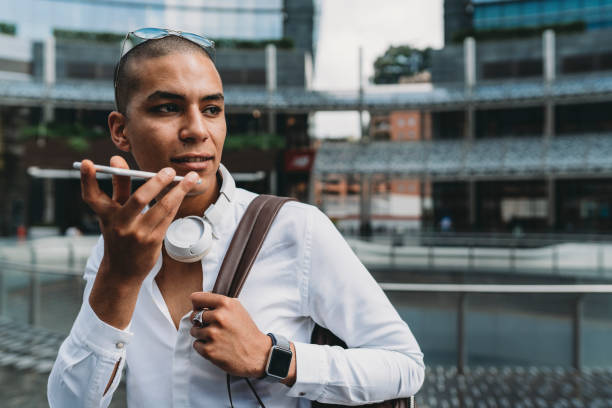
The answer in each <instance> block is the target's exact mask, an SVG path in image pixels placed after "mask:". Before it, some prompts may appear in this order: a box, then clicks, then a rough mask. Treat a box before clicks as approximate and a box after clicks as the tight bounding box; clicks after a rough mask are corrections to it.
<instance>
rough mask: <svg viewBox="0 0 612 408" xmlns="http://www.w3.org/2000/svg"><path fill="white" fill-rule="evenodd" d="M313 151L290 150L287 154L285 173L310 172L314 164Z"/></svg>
mask: <svg viewBox="0 0 612 408" xmlns="http://www.w3.org/2000/svg"><path fill="white" fill-rule="evenodd" d="M314 158H315V153H314V151H313V150H288V151H286V152H285V171H289V172H292V171H295V172H306V173H308V172H310V169H312V165H313V164H314Z"/></svg>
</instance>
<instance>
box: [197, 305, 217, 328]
mask: <svg viewBox="0 0 612 408" xmlns="http://www.w3.org/2000/svg"><path fill="white" fill-rule="evenodd" d="M215 321H216V316H215V310H214V309H209V308H207V307H205V308H204V309H201V310H194V311H193V312H191V322H192V323H193V326H194V327H198V328H202V327H206V326H208V325H209V324H211V323H214V322H215Z"/></svg>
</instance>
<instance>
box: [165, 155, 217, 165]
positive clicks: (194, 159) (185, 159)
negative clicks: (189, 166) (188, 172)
mask: <svg viewBox="0 0 612 408" xmlns="http://www.w3.org/2000/svg"><path fill="white" fill-rule="evenodd" d="M212 159H213V156H178V157H173V158H171V159H170V161H171V162H172V163H177V164H180V163H203V162H206V161H208V160H212Z"/></svg>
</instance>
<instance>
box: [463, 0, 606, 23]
mask: <svg viewBox="0 0 612 408" xmlns="http://www.w3.org/2000/svg"><path fill="white" fill-rule="evenodd" d="M472 7H473V13H474V14H473V20H472V21H473V25H474V28H475V29H476V30H488V29H508V28H523V27H538V26H543V25H557V24H568V23H575V22H583V23H584V24H585V25H586V28H587V29H598V28H605V27H612V0H473V1H472Z"/></svg>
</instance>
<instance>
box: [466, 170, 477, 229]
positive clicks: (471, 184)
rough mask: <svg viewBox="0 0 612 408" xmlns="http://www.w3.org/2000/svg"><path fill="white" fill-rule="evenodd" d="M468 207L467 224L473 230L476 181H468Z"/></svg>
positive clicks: (474, 223)
mask: <svg viewBox="0 0 612 408" xmlns="http://www.w3.org/2000/svg"><path fill="white" fill-rule="evenodd" d="M468 206H469V219H468V220H469V222H470V227H471V228H472V229H474V227H475V226H476V181H475V180H474V179H470V180H469V181H468Z"/></svg>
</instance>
